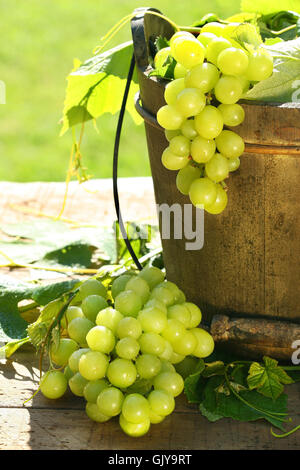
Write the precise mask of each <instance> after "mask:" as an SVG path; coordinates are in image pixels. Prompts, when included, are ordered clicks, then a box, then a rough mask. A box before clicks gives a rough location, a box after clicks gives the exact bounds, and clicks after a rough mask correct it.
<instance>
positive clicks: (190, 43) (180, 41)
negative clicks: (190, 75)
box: [171, 36, 205, 69]
mask: <svg viewBox="0 0 300 470" xmlns="http://www.w3.org/2000/svg"><path fill="white" fill-rule="evenodd" d="M171 51H172V55H173V57H174V58H175V60H176V61H177V62H179V63H180V64H181V65H183V66H184V67H185V68H186V69H191V68H192V67H195V65H198V64H201V63H202V62H203V60H204V56H205V47H204V46H203V45H202V44H201V43H200V42H199V41H198V40H197V39H196V38H195V37H191V38H189V37H187V36H182V37H178V38H176V39H175V40H174V41H173V42H172V44H171Z"/></svg>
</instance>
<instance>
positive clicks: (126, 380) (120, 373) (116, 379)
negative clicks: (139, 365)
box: [106, 359, 137, 388]
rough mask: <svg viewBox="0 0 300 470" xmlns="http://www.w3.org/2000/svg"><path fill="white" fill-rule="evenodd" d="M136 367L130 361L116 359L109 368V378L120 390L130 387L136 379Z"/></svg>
mask: <svg viewBox="0 0 300 470" xmlns="http://www.w3.org/2000/svg"><path fill="white" fill-rule="evenodd" d="M136 374H137V372H136V368H135V365H134V364H133V363H132V362H131V361H130V360H128V359H114V360H113V361H112V362H111V363H110V364H109V366H108V369H107V374H106V375H107V378H108V380H109V381H110V383H111V384H112V385H114V386H115V387H119V388H126V387H130V385H132V384H133V383H134V382H135V379H136Z"/></svg>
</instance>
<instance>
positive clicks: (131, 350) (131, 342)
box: [116, 336, 140, 359]
mask: <svg viewBox="0 0 300 470" xmlns="http://www.w3.org/2000/svg"><path fill="white" fill-rule="evenodd" d="M139 350H140V345H139V343H138V342H137V340H136V339H134V338H131V337H130V336H127V337H125V338H122V339H120V340H119V341H118V342H117V344H116V353H117V354H118V356H119V357H122V358H123V359H135V358H136V356H137V355H138V353H139Z"/></svg>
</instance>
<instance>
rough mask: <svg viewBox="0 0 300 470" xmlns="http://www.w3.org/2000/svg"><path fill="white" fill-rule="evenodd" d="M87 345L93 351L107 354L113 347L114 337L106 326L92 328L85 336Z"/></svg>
mask: <svg viewBox="0 0 300 470" xmlns="http://www.w3.org/2000/svg"><path fill="white" fill-rule="evenodd" d="M86 340H87V344H88V345H89V347H90V348H91V349H92V350H93V351H98V352H101V353H105V354H109V353H110V352H111V351H112V350H113V349H114V347H115V336H114V334H113V332H112V331H111V330H110V329H109V328H106V326H94V328H92V329H91V330H90V331H89V332H88V334H87V336H86Z"/></svg>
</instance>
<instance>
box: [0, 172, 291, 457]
mask: <svg viewBox="0 0 300 470" xmlns="http://www.w3.org/2000/svg"><path fill="white" fill-rule="evenodd" d="M87 189H88V190H89V191H94V190H98V189H99V192H97V193H92V192H87V191H86V190H85V189H83V187H78V185H77V184H72V185H71V187H70V194H69V199H68V203H67V207H66V211H65V213H64V216H65V217H68V218H72V219H76V220H80V221H83V222H90V221H95V220H97V218H98V219H99V218H100V217H101V220H102V223H103V221H104V220H105V223H106V222H107V223H110V222H111V221H112V220H113V218H114V211H113V205H112V190H111V181H110V180H106V181H105V180H100V181H99V180H98V181H93V182H90V183H89V184H88V186H87ZM0 191H1V196H2V197H1V200H0V220H1V222H2V223H3V222H5V223H8V222H15V221H19V222H20V221H22V220H28V218H29V219H30V218H32V217H33V215H32V214H24V213H23V212H21V211H16V210H12V208H11V204H17V205H19V206H26V207H27V208H34V209H35V210H37V211H41V212H43V213H46V214H51V215H57V213H58V211H59V208H60V206H61V203H62V198H63V194H64V185H63V184H60V183H32V184H13V183H0ZM120 196H121V203H122V207H123V211H124V218H125V219H128V220H129V219H132V220H134V219H135V220H137V219H138V218H141V217H145V214H147V217H148V216H149V218H151V219H152V220H153V219H155V217H156V214H155V205H154V199H153V189H152V183H151V180H150V179H148V178H142V179H140V178H138V179H124V180H122V181H121V183H120ZM95 207H96V209H97V210H96V211H95ZM2 271H3V272H7V271H8V270H4V269H3V270H2ZM10 275H14V276H18V277H21V278H23V279H25V278H28V276H29V275H30V273H29V272H28V270H18V271H16V270H14V271H12V272H10ZM37 386H38V357H37V356H36V355H35V354H34V352H33V350H31V349H27V350H23V351H21V352H18V353H16V354H15V355H14V356H13V357H12V358H11V359H9V360H0V449H2V450H3V449H51V450H53V449H98V450H99V449H101V450H104V449H120V450H121V449H130V450H136V449H139V450H140V449H155V450H156V449H157V450H169V449H172V450H175V449H178V450H191V449H207V450H208V449H213V450H215V449H249V450H257V449H289V450H292V449H299V448H300V433H299V432H298V433H295V434H292V435H291V436H289V437H288V438H285V439H275V438H274V437H272V436H271V434H270V425H269V424H267V423H265V422H262V421H256V422H253V423H240V422H235V421H232V420H230V419H224V420H221V421H218V422H216V423H210V422H209V421H207V419H206V418H204V417H202V416H201V414H200V413H199V412H198V411H197V407H196V406H194V405H189V404H187V402H186V399H185V397H184V395H182V396H180V397H178V398H177V399H176V410H175V412H174V413H173V414H172V415H171V416H169V417H167V418H166V419H165V420H164V421H163V422H162V423H160V424H158V425H152V427H151V429H150V432H149V433H148V434H147V435H146V436H145V437H142V438H139V439H134V438H130V437H128V436H126V435H125V434H124V433H123V432H122V431H121V430H120V428H119V425H118V421H117V419H116V418H114V419H112V420H111V421H109V422H107V423H105V424H97V423H94V422H92V421H91V420H90V419H89V418H88V417H87V416H86V414H85V411H84V401H83V399H81V398H77V397H75V396H73V395H71V393H67V394H66V395H65V396H64V397H63V398H61V399H60V400H57V401H55V402H53V401H50V400H47V399H46V398H45V397H43V396H42V395H41V393H38V394H37V395H36V396H35V397H34V398H33V399H32V400H31V401H29V402H28V403H26V404H25V405H23V403H24V401H25V400H27V399H28V398H30V397H31V396H32V395H33V393H34V391H35V390H36V389H37ZM299 403H300V387H299V385H297V384H295V385H292V386H289V411H290V415H291V417H292V418H293V423H294V425H296V424H298V423H299V422H300V412H299Z"/></svg>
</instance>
